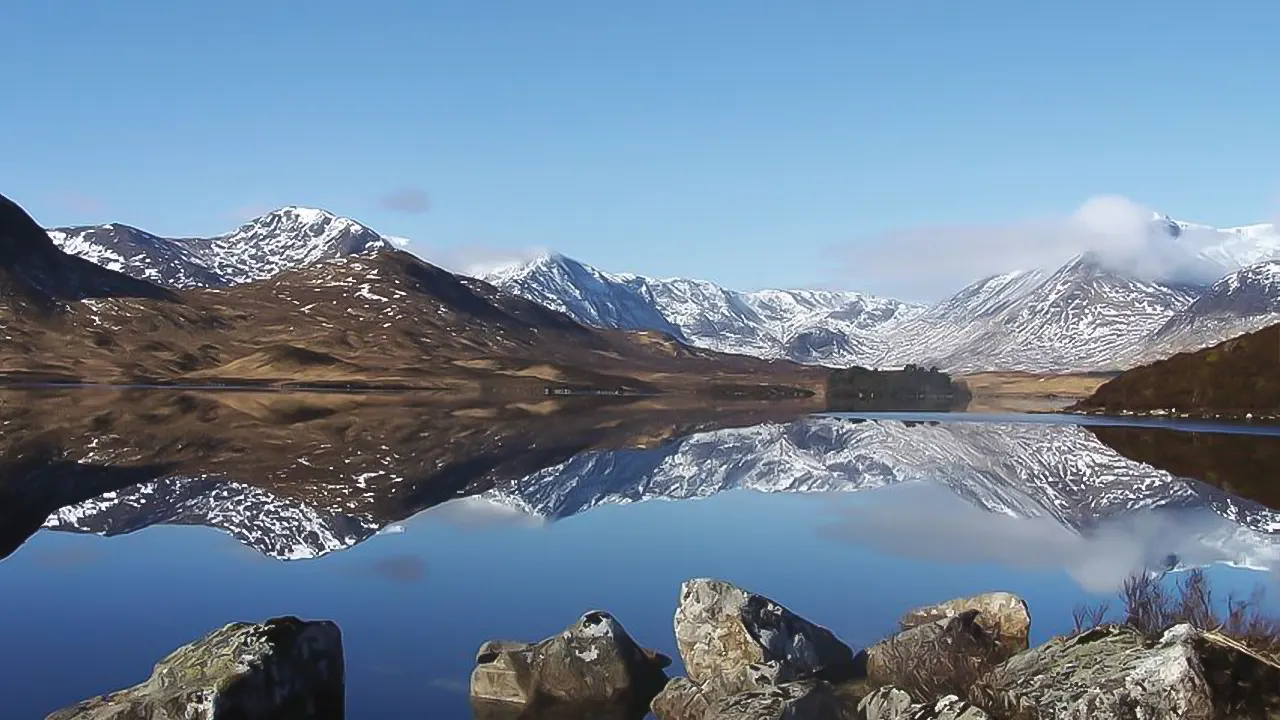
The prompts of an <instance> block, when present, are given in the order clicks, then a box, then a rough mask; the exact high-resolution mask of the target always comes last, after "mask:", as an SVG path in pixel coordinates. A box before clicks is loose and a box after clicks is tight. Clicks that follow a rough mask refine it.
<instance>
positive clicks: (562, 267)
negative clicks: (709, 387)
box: [484, 252, 923, 365]
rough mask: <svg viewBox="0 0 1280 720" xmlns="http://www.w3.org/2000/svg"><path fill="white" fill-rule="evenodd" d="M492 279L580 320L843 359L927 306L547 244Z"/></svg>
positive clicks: (719, 346)
mask: <svg viewBox="0 0 1280 720" xmlns="http://www.w3.org/2000/svg"><path fill="white" fill-rule="evenodd" d="M484 279H485V280H488V281H489V282H490V283H493V284H494V285H496V286H497V287H499V288H501V289H503V290H506V291H507V292H510V293H513V294H516V295H520V296H522V297H524V298H526V299H529V300H533V301H534V302H538V303H541V304H543V305H546V306H548V307H551V308H553V309H555V310H559V311H561V312H564V313H566V314H568V315H570V316H571V317H573V318H574V319H575V320H578V321H579V322H582V323H586V324H588V325H596V326H600V327H610V328H620V329H624V330H658V331H661V332H665V333H668V334H670V335H673V336H674V337H676V338H678V339H680V340H682V341H684V342H686V343H688V344H690V345H694V346H697V347H702V348H707V349H710V350H718V351H721V352H730V353H743V354H749V355H756V356H760V357H766V358H788V357H789V358H792V359H799V360H802V361H803V362H812V363H816V364H828V365H846V364H851V363H852V362H853V361H856V360H858V359H862V358H864V357H866V356H868V355H870V354H875V353H877V352H879V351H881V350H882V348H879V347H874V348H873V347H868V346H867V340H866V338H867V337H869V336H870V335H871V333H872V332H873V331H874V329H875V328H876V327H878V326H880V325H884V324H887V323H890V322H897V321H901V320H903V319H905V318H907V317H910V316H911V315H913V314H916V313H918V312H920V311H921V310H922V309H923V308H921V307H920V306H916V305H912V304H910V303H904V302H900V301H897V300H889V299H884V298H877V297H873V296H870V295H864V294H862V293H854V292H838V291H829V290H759V291H754V292H740V291H736V290H729V289H727V288H723V287H721V286H719V285H716V284H715V283H712V282H708V281H705V280H693V279H688V278H661V279H659V278H652V277H645V276H642V275H630V274H622V273H607V272H602V271H600V270H597V269H595V268H593V267H591V266H590V265H586V264H584V263H581V262H579V261H577V260H574V259H573V258H569V257H565V256H564V255H561V254H559V253H554V252H547V253H543V254H542V255H540V256H538V257H537V258H534V259H533V260H531V261H529V262H527V263H525V264H523V265H520V266H517V267H510V268H506V269H503V270H500V271H495V272H492V273H489V274H487V275H486V276H485V278H484Z"/></svg>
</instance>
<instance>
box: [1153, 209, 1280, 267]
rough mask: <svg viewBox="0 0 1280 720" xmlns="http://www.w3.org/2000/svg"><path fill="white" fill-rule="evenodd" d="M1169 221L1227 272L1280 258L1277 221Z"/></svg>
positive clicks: (1193, 246)
mask: <svg viewBox="0 0 1280 720" xmlns="http://www.w3.org/2000/svg"><path fill="white" fill-rule="evenodd" d="M1166 219H1167V218H1166ZM1167 220H1168V222H1170V223H1172V224H1173V225H1174V226H1176V227H1177V231H1176V232H1175V234H1176V236H1177V237H1178V239H1179V241H1180V242H1182V243H1185V244H1186V245H1187V246H1188V247H1189V248H1190V249H1191V250H1192V251H1194V252H1196V253H1198V254H1199V255H1200V256H1201V257H1204V258H1205V259H1208V260H1211V261H1213V262H1215V263H1218V264H1219V265H1220V266H1222V267H1223V268H1224V269H1225V270H1227V271H1233V270H1238V269H1240V268H1244V267H1248V266H1250V265H1255V264H1257V263H1260V262H1264V261H1267V260H1280V227H1277V226H1276V225H1275V224H1273V223H1256V224H1253V225H1241V226H1239V227H1229V228H1215V227H1210V226H1208V225H1201V224H1198V223H1190V222H1184V221H1181V220H1171V219H1167Z"/></svg>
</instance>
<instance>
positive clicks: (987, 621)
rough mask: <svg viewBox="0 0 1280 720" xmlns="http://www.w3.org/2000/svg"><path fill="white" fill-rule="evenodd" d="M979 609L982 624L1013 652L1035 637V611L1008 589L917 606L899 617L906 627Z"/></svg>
mask: <svg viewBox="0 0 1280 720" xmlns="http://www.w3.org/2000/svg"><path fill="white" fill-rule="evenodd" d="M972 610H976V611H977V612H978V615H977V618H976V621H977V623H978V626H979V627H981V628H982V629H983V630H984V631H986V633H987V635H989V636H990V637H991V638H992V639H993V640H995V641H996V643H997V644H998V645H1000V647H1001V648H1002V649H1003V651H1004V652H1006V653H1008V654H1009V655H1010V656H1012V655H1016V654H1017V653H1020V652H1022V651H1023V650H1026V649H1027V648H1028V647H1029V646H1030V645H1029V643H1030V639H1031V611H1030V610H1028V609H1027V602H1026V601H1025V600H1023V599H1022V598H1020V597H1018V596H1017V595H1014V594H1013V593H1007V592H989V593H983V594H982V595H976V596H974V597H967V598H956V599H954V600H948V601H946V602H943V603H938V604H937V605H928V606H926V607H921V608H916V609H915V610H912V611H910V612H908V613H906V614H905V615H903V616H902V619H901V620H899V621H898V625H899V626H900V627H901V628H902V629H903V630H910V629H912V628H915V627H919V626H921V625H926V624H928V623H932V622H937V621H938V620H945V619H948V618H953V617H956V616H958V615H961V614H963V613H966V612H969V611H972Z"/></svg>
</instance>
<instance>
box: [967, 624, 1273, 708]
mask: <svg viewBox="0 0 1280 720" xmlns="http://www.w3.org/2000/svg"><path fill="white" fill-rule="evenodd" d="M978 690H979V694H981V695H984V696H986V697H985V698H984V702H983V704H984V705H985V706H986V707H987V708H988V709H996V708H999V709H1001V714H1014V713H1018V712H1027V711H1031V712H1036V713H1038V714H1039V716H1040V717H1042V718H1056V717H1062V718H1090V719H1091V720H1128V719H1129V718H1135V717H1136V718H1143V720H1174V719H1175V718H1176V719H1178V720H1210V718H1219V717H1280V665H1277V664H1276V663H1275V662H1274V661H1272V660H1270V659H1268V658H1265V657H1263V656H1261V655H1259V654H1257V653H1255V652H1253V651H1252V650H1250V649H1249V648H1247V647H1245V646H1244V645H1241V644H1240V643H1238V642H1236V641H1234V640H1231V639H1230V638H1227V637H1224V636H1222V635H1219V634H1217V633H1212V632H1204V631H1200V630H1196V629H1195V628H1193V627H1191V626H1190V625H1177V626H1174V627H1173V628H1170V629H1169V630H1167V631H1166V632H1165V633H1164V634H1163V636H1162V637H1160V639H1159V640H1155V641H1152V640H1149V639H1148V638H1147V637H1146V636H1144V635H1143V634H1142V633H1140V632H1138V631H1137V630H1134V629H1132V628H1128V627H1122V626H1102V627H1098V628H1095V629H1093V630H1089V631H1088V632H1085V633H1082V634H1080V635H1076V636H1074V637H1070V638H1057V639H1054V640H1051V641H1050V642H1048V643H1046V644H1045V645H1042V646H1039V647H1036V648H1032V649H1031V650H1028V651H1026V652H1024V653H1021V654H1019V655H1017V656H1015V657H1014V658H1012V659H1011V660H1009V661H1008V662H1006V663H1004V664H1003V665H1001V666H999V667H998V668H996V669H995V670H994V671H993V672H992V673H991V675H990V676H989V677H988V678H986V679H985V680H984V682H983V683H982V686H981V687H979V688H978Z"/></svg>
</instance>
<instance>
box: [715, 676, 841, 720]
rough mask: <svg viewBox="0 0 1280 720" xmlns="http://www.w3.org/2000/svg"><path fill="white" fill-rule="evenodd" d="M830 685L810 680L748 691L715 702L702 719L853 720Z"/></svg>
mask: <svg viewBox="0 0 1280 720" xmlns="http://www.w3.org/2000/svg"><path fill="white" fill-rule="evenodd" d="M854 717H855V715H854V709H853V707H851V706H850V705H849V704H847V703H846V702H844V701H843V700H842V699H841V698H840V697H839V696H838V695H836V693H835V692H834V691H833V689H832V687H831V685H830V684H828V683H826V682H823V681H821V680H809V681H804V682H793V683H785V684H782V685H778V686H777V687H771V688H764V689H760V690H751V691H749V692H744V693H739V694H737V695H734V696H732V697H727V698H723V699H722V700H720V701H719V702H717V703H716V704H715V705H714V706H712V707H711V709H710V710H709V711H708V712H707V714H706V715H703V716H702V718H703V720H853V718H854Z"/></svg>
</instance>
